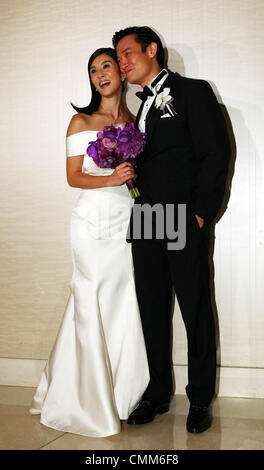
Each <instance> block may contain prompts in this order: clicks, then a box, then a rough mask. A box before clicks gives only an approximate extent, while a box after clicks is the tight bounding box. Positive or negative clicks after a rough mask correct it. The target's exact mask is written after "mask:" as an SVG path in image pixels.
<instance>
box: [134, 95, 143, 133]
mask: <svg viewBox="0 0 264 470" xmlns="http://www.w3.org/2000/svg"><path fill="white" fill-rule="evenodd" d="M143 106H144V102H143V101H142V103H141V106H140V108H139V110H138V113H137V117H136V121H135V126H136V128H137V129H138V123H139V118H140V116H141V111H142V109H143Z"/></svg>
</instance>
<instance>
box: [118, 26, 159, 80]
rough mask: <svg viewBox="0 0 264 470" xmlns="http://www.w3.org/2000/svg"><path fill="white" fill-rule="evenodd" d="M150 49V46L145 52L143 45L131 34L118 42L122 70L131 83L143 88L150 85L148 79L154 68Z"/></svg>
mask: <svg viewBox="0 0 264 470" xmlns="http://www.w3.org/2000/svg"><path fill="white" fill-rule="evenodd" d="M150 49H151V46H150V45H149V46H148V47H147V49H146V51H145V52H143V51H142V48H141V44H139V43H138V42H136V40H135V35H134V34H129V35H128V36H125V37H124V38H122V39H120V41H119V42H118V44H117V47H116V52H117V57H118V61H119V66H120V70H121V72H122V73H123V74H124V76H125V77H126V78H127V80H128V81H129V83H134V84H137V85H141V86H144V85H145V84H147V83H148V77H149V75H150V74H151V72H152V67H153V62H152V60H151V55H150Z"/></svg>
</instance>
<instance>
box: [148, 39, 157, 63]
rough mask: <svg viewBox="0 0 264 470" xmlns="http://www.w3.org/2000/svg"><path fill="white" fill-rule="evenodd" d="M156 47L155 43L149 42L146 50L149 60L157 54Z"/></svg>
mask: <svg viewBox="0 0 264 470" xmlns="http://www.w3.org/2000/svg"><path fill="white" fill-rule="evenodd" d="M157 50H158V46H157V43H156V42H151V43H150V44H149V45H148V46H147V49H146V52H147V54H148V56H149V58H150V59H152V58H154V57H155V56H156V54H157Z"/></svg>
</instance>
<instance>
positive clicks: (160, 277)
mask: <svg viewBox="0 0 264 470" xmlns="http://www.w3.org/2000/svg"><path fill="white" fill-rule="evenodd" d="M208 252H209V227H207V226H206V225H205V227H204V228H202V229H200V228H199V225H198V222H197V220H196V218H195V216H194V214H191V216H189V217H187V222H186V245H185V248H184V249H182V250H168V248H167V243H166V241H164V240H132V253H133V261H134V269H135V282H136V291H137V297H138V302H139V309H140V314H141V320H142V326H143V331H144V336H145V343H146V349H147V355H148V361H149V368H150V382H149V385H148V387H147V389H146V391H145V393H144V395H143V398H144V399H151V400H155V401H158V402H166V401H169V400H170V398H171V395H172V393H173V380H172V362H171V323H172V322H171V310H172V288H174V291H175V293H176V296H177V300H178V303H179V307H180V310H181V313H182V317H183V321H184V324H185V327H186V333H187V342H188V385H187V386H186V393H187V396H188V398H189V401H190V403H192V404H196V405H200V406H208V405H209V404H210V402H211V400H212V398H213V396H214V393H215V378H216V344H215V325H214V316H213V311H212V307H211V299H210V287H209V265H208Z"/></svg>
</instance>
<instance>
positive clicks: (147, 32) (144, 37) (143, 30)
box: [112, 26, 165, 69]
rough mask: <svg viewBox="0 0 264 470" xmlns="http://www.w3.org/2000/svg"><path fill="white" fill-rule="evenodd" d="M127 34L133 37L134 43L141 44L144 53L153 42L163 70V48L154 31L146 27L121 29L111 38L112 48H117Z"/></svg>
mask: <svg viewBox="0 0 264 470" xmlns="http://www.w3.org/2000/svg"><path fill="white" fill-rule="evenodd" d="M129 34H134V35H135V40H136V42H138V43H139V44H141V48H142V51H143V52H145V50H146V48H147V46H148V45H149V44H151V43H152V42H155V43H156V44H157V56H156V57H157V61H158V64H159V66H160V67H161V68H162V69H163V68H164V66H165V56H164V48H163V45H162V42H161V40H160V38H159V36H158V35H157V33H155V31H153V30H152V29H151V28H149V27H148V26H130V27H129V28H125V29H121V30H120V31H117V32H116V33H115V34H114V36H113V38H112V42H113V46H114V48H116V47H117V44H118V43H119V41H120V39H122V38H124V37H125V36H128V35H129Z"/></svg>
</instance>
